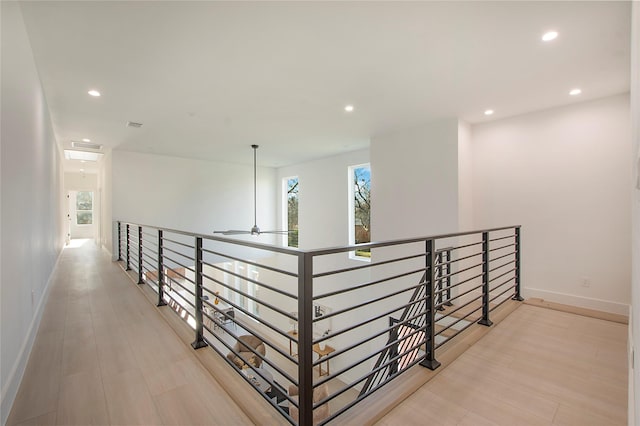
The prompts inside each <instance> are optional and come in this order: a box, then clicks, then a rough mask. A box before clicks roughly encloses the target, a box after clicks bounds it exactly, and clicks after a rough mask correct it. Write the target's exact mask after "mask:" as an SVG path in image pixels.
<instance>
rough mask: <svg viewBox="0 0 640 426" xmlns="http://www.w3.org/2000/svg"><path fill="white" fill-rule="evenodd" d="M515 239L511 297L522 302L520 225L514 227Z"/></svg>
mask: <svg viewBox="0 0 640 426" xmlns="http://www.w3.org/2000/svg"><path fill="white" fill-rule="evenodd" d="M515 231H516V234H515V239H516V288H515V294H514V295H513V297H512V299H513V300H517V301H519V302H522V301H523V300H524V298H523V297H522V294H520V227H519V226H518V227H516V229H515Z"/></svg>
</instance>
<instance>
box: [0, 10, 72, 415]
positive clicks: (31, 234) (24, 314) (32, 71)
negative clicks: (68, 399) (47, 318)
mask: <svg viewBox="0 0 640 426" xmlns="http://www.w3.org/2000/svg"><path fill="white" fill-rule="evenodd" d="M0 7H1V10H0V11H1V13H0V14H1V19H2V25H1V31H2V33H1V37H0V38H1V42H2V47H1V49H2V69H1V91H2V96H1V111H2V113H1V120H2V126H1V133H0V137H1V139H2V144H1V148H0V152H1V154H0V158H1V187H2V190H1V192H0V193H1V197H0V198H1V200H2V201H1V206H2V207H1V219H0V223H1V226H0V229H1V231H0V232H1V234H2V239H1V241H2V243H1V246H2V249H1V250H2V260H1V265H2V266H1V279H2V281H1V286H0V299H1V302H0V303H1V308H2V309H1V314H0V343H1V344H0V347H1V349H0V383H1V386H2V404H1V407H0V412H1V417H2V418H1V421H2V424H4V423H5V422H6V419H7V416H8V415H9V411H10V409H11V405H12V404H13V400H14V399H15V395H16V392H17V391H18V387H19V385H20V381H21V379H22V375H23V373H24V368H25V366H26V362H27V360H28V357H29V353H30V352H31V347H32V344H33V339H34V337H35V334H36V331H37V329H38V325H39V322H40V317H41V314H42V306H43V304H44V303H43V302H44V301H45V300H46V295H47V291H48V289H49V278H50V276H51V274H52V271H53V269H54V267H55V265H56V261H57V259H58V255H59V253H60V251H61V249H62V246H63V244H64V228H63V220H62V217H63V208H64V206H63V201H64V194H63V190H62V165H61V164H62V163H61V162H62V156H61V151H60V149H59V147H58V145H57V143H56V140H55V138H54V135H53V130H52V127H51V120H50V117H49V109H48V107H47V103H46V100H45V98H44V94H43V92H42V87H41V85H40V80H39V77H38V73H37V70H36V66H35V64H34V61H33V56H32V52H31V46H30V44H29V39H28V37H27V34H26V31H25V27H24V23H23V20H22V14H21V12H20V8H19V6H18V4H17V3H15V2H1V4H0Z"/></svg>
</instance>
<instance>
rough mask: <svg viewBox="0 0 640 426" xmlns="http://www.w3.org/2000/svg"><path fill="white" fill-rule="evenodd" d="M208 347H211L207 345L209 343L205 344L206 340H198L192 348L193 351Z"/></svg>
mask: <svg viewBox="0 0 640 426" xmlns="http://www.w3.org/2000/svg"><path fill="white" fill-rule="evenodd" d="M207 346H209V345H207V342H205V341H204V340H196V341H195V342H193V343H192V344H191V347H192V348H193V349H200V348H206V347H207Z"/></svg>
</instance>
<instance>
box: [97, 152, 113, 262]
mask: <svg viewBox="0 0 640 426" xmlns="http://www.w3.org/2000/svg"><path fill="white" fill-rule="evenodd" d="M111 157H112V153H111V150H108V151H107V152H105V154H104V155H103V156H102V159H101V160H100V162H99V163H98V169H99V170H98V192H99V193H100V197H101V200H100V206H101V209H100V210H101V211H100V218H101V220H100V232H99V241H100V244H101V245H102V247H103V248H105V249H106V250H107V251H109V252H112V248H111V247H112V244H113V243H112V241H113V227H112V220H113V219H112V205H113V200H112V196H113V190H112V185H113V177H112V175H111Z"/></svg>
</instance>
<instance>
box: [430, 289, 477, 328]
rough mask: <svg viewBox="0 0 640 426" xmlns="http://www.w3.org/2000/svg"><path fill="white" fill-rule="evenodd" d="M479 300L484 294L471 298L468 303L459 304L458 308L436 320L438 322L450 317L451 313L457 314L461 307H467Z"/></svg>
mask: <svg viewBox="0 0 640 426" xmlns="http://www.w3.org/2000/svg"><path fill="white" fill-rule="evenodd" d="M478 300H482V294H481V295H479V296H478V297H476V298H474V299H471V300H470V301H468V302H467V303H465V304H463V305H460V306H458V307H457V308H456V309H454V310H452V311H451V312H447V314H446V315H443V316H441V317H440V318H438V320H437V321H436V322H438V321H440V320H442V319H443V318H447V317H450V316H451V315H453V314H455V313H456V312H458V311H459V310H460V309H462V308H466V307H467V306H469V305H470V304H472V303H473V302H476V301H478ZM480 305H481V306H480V307H482V303H481V304H480Z"/></svg>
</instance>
